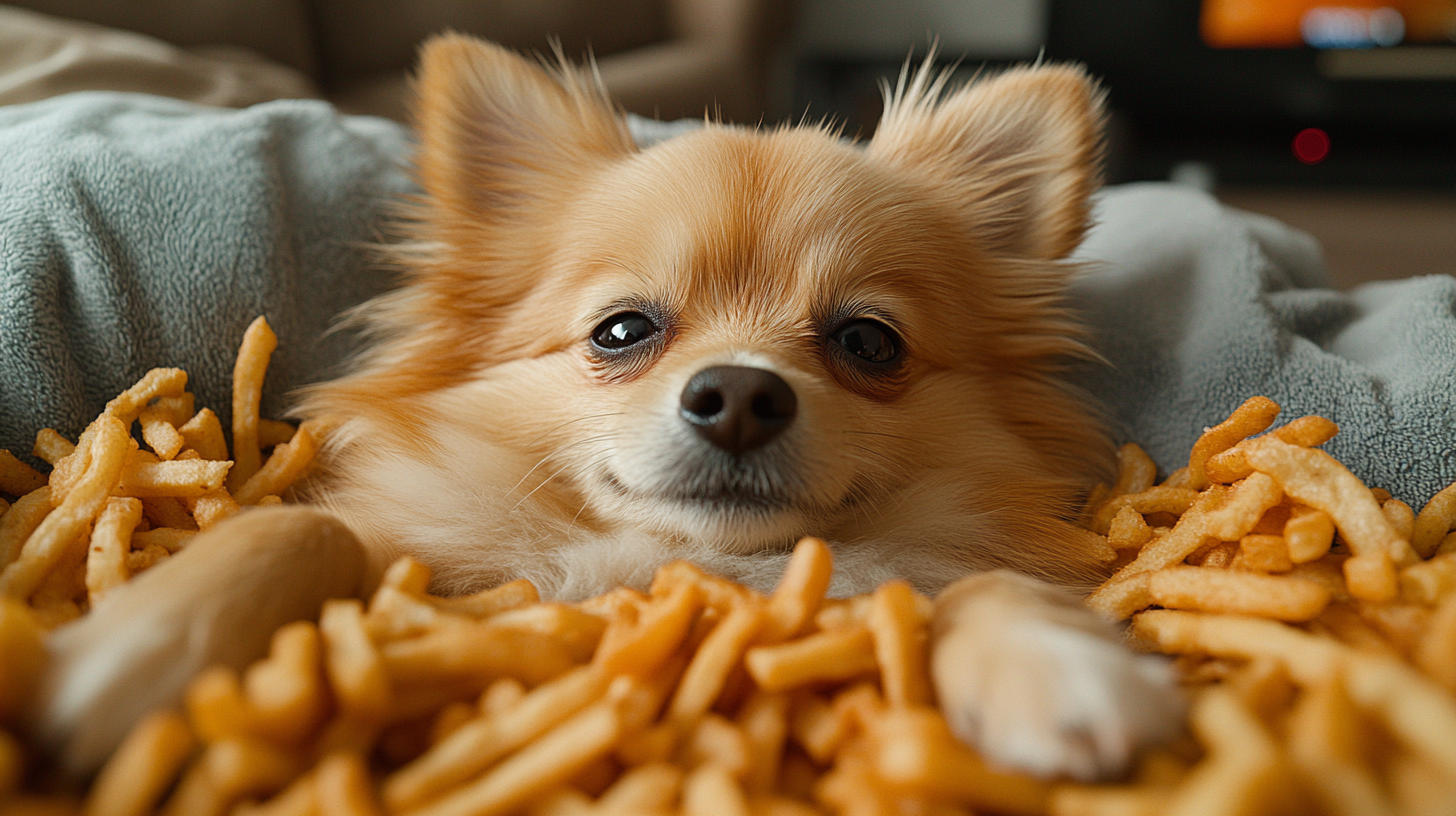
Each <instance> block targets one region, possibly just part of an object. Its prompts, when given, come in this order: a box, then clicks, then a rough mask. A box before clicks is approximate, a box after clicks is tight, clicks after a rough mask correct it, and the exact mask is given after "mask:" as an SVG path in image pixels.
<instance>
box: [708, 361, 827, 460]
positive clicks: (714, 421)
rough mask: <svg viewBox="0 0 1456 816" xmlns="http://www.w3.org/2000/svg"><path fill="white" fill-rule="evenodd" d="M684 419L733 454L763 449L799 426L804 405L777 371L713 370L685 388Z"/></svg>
mask: <svg viewBox="0 0 1456 816" xmlns="http://www.w3.org/2000/svg"><path fill="white" fill-rule="evenodd" d="M680 404H681V405H682V415H683V419H686V420H687V421H688V422H690V423H692V425H693V427H694V428H695V429H697V432H698V434H699V435H700V436H702V437H703V438H704V439H706V440H708V441H709V442H711V443H713V445H714V447H718V448H721V449H723V450H725V451H728V452H729V453H734V454H741V453H746V452H747V451H751V450H753V449H754V448H758V447H762V446H763V445H765V444H767V443H768V441H769V440H770V439H773V438H774V437H775V436H778V435H779V433H781V432H782V431H783V430H784V429H785V428H787V427H789V423H791V422H793V421H794V412H795V411H796V410H797V409H798V407H799V400H798V398H797V397H795V396H794V389H792V388H790V387H789V384H788V383H786V382H784V379H783V378H782V377H780V376H779V375H777V374H775V373H773V372H772V371H765V370H764V369H761V368H748V367H746V366H713V367H712V368H705V369H703V370H702V371H699V372H698V373H697V374H695V375H693V378H692V379H691V380H688V384H687V386H686V387H685V388H683V392H682V399H681V400H680Z"/></svg>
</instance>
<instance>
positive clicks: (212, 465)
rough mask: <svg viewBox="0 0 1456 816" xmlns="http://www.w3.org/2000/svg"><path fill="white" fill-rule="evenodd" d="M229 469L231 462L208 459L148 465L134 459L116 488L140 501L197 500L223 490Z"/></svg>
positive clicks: (124, 468) (128, 464) (123, 472)
mask: <svg viewBox="0 0 1456 816" xmlns="http://www.w3.org/2000/svg"><path fill="white" fill-rule="evenodd" d="M228 468H229V464H228V463H227V462H210V461H207V460H205V459H194V460H190V461H172V462H147V461H144V460H139V459H135V458H133V459H129V460H128V461H127V463H126V466H125V467H123V468H122V471H121V480H120V484H118V485H117V488H116V489H117V491H119V492H120V493H121V494H122V495H126V496H135V497H137V498H151V497H156V496H169V497H173V498H176V497H186V498H196V497H198V496H204V495H206V494H208V493H211V492H213V491H215V490H218V489H220V488H221V487H222V485H223V480H224V479H225V478H226V477H227V472H228Z"/></svg>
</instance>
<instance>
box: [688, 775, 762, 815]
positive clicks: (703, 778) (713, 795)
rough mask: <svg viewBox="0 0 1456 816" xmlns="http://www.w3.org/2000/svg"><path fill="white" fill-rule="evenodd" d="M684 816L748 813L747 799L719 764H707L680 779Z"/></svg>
mask: <svg viewBox="0 0 1456 816" xmlns="http://www.w3.org/2000/svg"><path fill="white" fill-rule="evenodd" d="M682 799H683V816H749V812H748V799H747V797H745V796H744V794H743V788H741V787H739V785H738V781H737V780H736V779H734V778H733V777H732V776H731V775H729V773H728V772H727V771H726V770H725V769H723V768H722V767H720V766H718V765H714V764H711V763H709V764H706V765H703V766H701V767H699V768H698V769H697V770H695V771H693V772H692V773H690V774H688V776H687V779H685V780H684V781H683V794H682Z"/></svg>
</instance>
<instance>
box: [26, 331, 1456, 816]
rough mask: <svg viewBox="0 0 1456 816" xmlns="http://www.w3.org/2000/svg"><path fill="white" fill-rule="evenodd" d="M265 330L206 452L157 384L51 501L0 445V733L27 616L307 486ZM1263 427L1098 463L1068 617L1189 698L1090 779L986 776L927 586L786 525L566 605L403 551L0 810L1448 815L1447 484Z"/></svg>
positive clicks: (1256, 406) (180, 405)
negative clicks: (444, 577) (1094, 543)
mask: <svg viewBox="0 0 1456 816" xmlns="http://www.w3.org/2000/svg"><path fill="white" fill-rule="evenodd" d="M275 342H276V341H275V340H274V339H273V337H272V333H271V331H268V329H267V326H266V323H263V322H262V321H261V319H260V321H258V322H255V324H254V325H253V326H252V327H250V328H249V330H248V334H247V337H246V338H245V340H244V343H243V349H242V351H241V352H240V355H239V362H238V366H237V369H236V371H235V379H234V406H233V413H234V417H235V420H234V427H233V436H234V441H235V449H234V458H233V460H231V461H229V460H227V458H226V457H227V450H226V448H225V446H224V445H223V441H222V433H221V428H220V427H219V425H218V423H217V419H216V417H215V416H214V415H212V414H211V412H210V411H206V410H204V411H199V412H195V413H194V412H193V410H192V405H191V399H190V395H188V394H186V392H185V390H184V389H185V375H183V374H182V373H181V372H180V371H176V370H172V369H159V370H156V371H153V372H151V373H149V374H148V375H147V377H145V378H144V379H143V380H142V381H141V382H140V383H138V384H137V386H135V387H134V388H132V389H129V390H128V391H126V392H125V393H123V394H122V395H121V396H119V397H118V398H117V399H116V400H113V401H112V403H111V404H109V405H108V407H107V410H106V412H105V413H104V414H103V415H102V416H101V417H100V418H98V419H97V421H96V422H95V423H93V424H92V425H91V427H89V428H88V429H87V430H86V432H85V434H83V435H82V437H81V439H79V440H78V441H77V442H76V443H75V444H74V445H72V444H71V443H70V442H68V441H66V440H64V439H61V438H60V437H59V436H58V435H56V434H55V433H54V432H53V431H42V432H41V434H40V435H39V437H38V440H37V445H36V450H35V455H37V456H38V457H40V458H42V459H45V460H47V461H50V462H51V463H52V464H53V465H54V469H53V472H52V474H51V476H50V479H49V483H47V480H46V479H45V477H43V476H41V475H40V474H38V473H36V472H34V471H32V470H30V469H29V468H27V467H25V466H24V465H23V464H21V463H19V462H18V461H15V460H14V459H13V457H11V458H9V459H6V458H5V457H4V456H3V455H0V492H3V493H9V494H11V495H14V496H17V497H18V498H17V501H15V504H14V506H13V507H9V508H0V510H4V511H5V512H4V514H3V516H0V567H3V568H4V571H3V572H0V726H3V725H4V724H5V723H6V722H8V721H9V720H10V719H11V718H13V717H14V716H15V714H16V710H17V709H18V707H19V704H20V701H21V700H22V699H23V698H24V695H25V691H26V688H27V687H28V685H29V684H31V683H33V682H34V681H35V678H36V677H37V676H38V675H39V673H40V671H41V670H42V668H43V666H44V661H45V650H44V636H45V632H46V631H47V630H48V629H49V628H51V627H53V626H55V625H57V624H59V623H63V622H65V621H66V620H69V619H71V618H74V617H75V616H77V615H80V614H82V613H83V612H85V611H86V610H87V609H88V608H89V606H90V605H91V604H93V603H94V602H95V601H96V600H97V598H98V597H99V596H100V595H102V594H104V593H105V592H106V591H107V590H108V589H110V588H112V587H114V586H116V585H117V584H119V583H120V582H122V581H125V580H126V579H127V577H129V575H131V574H134V573H135V572H138V571H140V570H142V569H145V568H146V567H147V566H149V565H151V564H153V563H155V562H156V561H157V560H159V559H161V558H164V557H166V554H168V553H170V552H173V551H175V550H176V549H177V548H179V547H181V546H185V543H186V539H187V537H188V536H189V535H190V534H192V533H193V532H195V531H196V530H198V529H206V528H207V527H209V526H211V525H212V524H215V523H217V521H219V520H221V519H222V518H225V517H226V516H227V515H230V514H231V513H234V512H237V511H238V509H239V507H240V506H243V505H247V504H255V503H258V504H260V503H265V502H272V501H277V500H278V498H277V497H278V496H279V494H280V493H282V492H283V491H284V490H286V489H287V487H288V486H289V485H290V484H292V482H293V480H295V479H297V478H298V477H299V476H300V475H301V474H302V473H303V472H304V471H305V469H306V468H307V466H308V462H309V460H310V459H311V457H312V454H313V451H314V449H315V448H316V447H317V441H318V440H317V435H318V434H317V431H316V430H315V429H312V428H311V427H310V426H309V424H308V423H304V425H303V426H302V427H300V428H299V429H297V431H294V429H292V428H291V427H290V426H286V425H284V424H283V423H269V422H267V421H265V420H260V419H258V399H259V394H260V392H261V383H262V376H263V372H264V370H265V369H266V366H267V358H268V355H269V354H270V353H271V351H272V349H273V345H274V343H275ZM1278 413H1279V408H1278V406H1277V405H1275V404H1274V403H1273V402H1271V401H1269V400H1267V399H1264V398H1258V397H1256V398H1254V399H1251V400H1249V401H1248V402H1247V403H1245V404H1244V405H1243V406H1242V407H1241V408H1239V409H1238V410H1237V411H1236V412H1235V413H1234V414H1233V415H1232V416H1231V417H1230V418H1229V419H1228V420H1227V421H1226V422H1224V423H1222V424H1220V425H1218V426H1216V427H1214V428H1210V429H1209V430H1208V431H1207V432H1206V433H1205V434H1204V435H1203V436H1202V437H1201V438H1200V439H1199V440H1198V442H1197V444H1195V446H1194V448H1193V450H1192V453H1191V455H1190V459H1189V464H1188V467H1186V468H1183V469H1180V470H1178V471H1177V472H1175V473H1173V474H1171V475H1170V476H1169V477H1168V478H1167V479H1165V480H1163V481H1162V482H1161V483H1157V468H1156V467H1155V466H1154V464H1153V462H1152V461H1151V459H1149V458H1148V457H1147V455H1146V454H1145V453H1143V452H1142V451H1141V450H1140V449H1138V448H1137V447H1136V446H1133V445H1129V446H1126V447H1124V448H1123V449H1122V451H1121V452H1120V454H1119V456H1120V468H1119V473H1118V478H1117V481H1116V483H1115V484H1113V485H1111V486H1106V487H1102V488H1099V489H1098V491H1096V492H1094V495H1093V497H1092V498H1091V500H1090V501H1089V504H1088V509H1087V511H1086V516H1085V522H1086V525H1087V526H1088V527H1089V528H1090V529H1092V530H1093V531H1094V532H1096V533H1097V534H1099V535H1102V536H1104V537H1105V540H1106V543H1107V545H1108V549H1107V551H1108V553H1109V554H1110V557H1112V556H1111V554H1115V558H1116V561H1117V564H1118V567H1119V568H1118V569H1117V571H1116V573H1115V574H1114V575H1113V576H1112V577H1111V578H1110V579H1109V580H1108V581H1107V582H1106V583H1105V584H1103V585H1102V586H1101V587H1100V588H1098V589H1097V590H1096V591H1095V592H1094V593H1093V594H1092V595H1091V596H1090V597H1089V598H1088V603H1089V605H1091V606H1092V607H1093V608H1095V609H1097V610H1099V611H1102V612H1104V613H1105V614H1107V615H1109V616H1110V617H1113V618H1116V619H1119V620H1130V626H1129V631H1130V636H1131V640H1132V642H1133V644H1134V645H1135V646H1141V647H1142V648H1144V649H1146V650H1148V651H1153V652H1160V653H1164V654H1168V655H1172V656H1175V660H1176V663H1177V665H1178V667H1179V669H1180V671H1181V676H1182V678H1183V680H1184V683H1185V687H1186V688H1187V690H1188V692H1189V694H1190V697H1191V699H1192V706H1191V714H1190V717H1189V725H1190V731H1191V736H1190V737H1188V738H1186V739H1185V740H1184V741H1183V742H1181V743H1179V744H1175V745H1172V746H1164V747H1161V748H1158V749H1154V750H1151V751H1149V752H1147V753H1146V754H1145V755H1144V756H1143V757H1142V758H1141V759H1140V761H1139V762H1138V764H1137V768H1136V769H1135V771H1134V772H1133V774H1132V775H1131V777H1130V779H1129V780H1128V781H1125V782H1123V783H1119V784H1105V785H1090V784H1077V783H1069V782H1065V781H1056V780H1051V781H1048V780H1037V779H1033V778H1030V777H1026V776H1023V775H1018V774H1014V773H1009V772H1003V771H1000V770H997V769H994V768H991V767H988V766H987V765H986V764H985V763H983V762H982V761H981V760H980V758H979V757H978V756H977V755H976V754H975V753H974V752H973V751H972V750H970V749H969V748H967V747H965V746H963V745H961V744H960V743H958V742H957V741H956V740H955V739H954V738H953V736H952V735H951V733H950V731H949V729H948V727H947V725H946V722H945V720H944V718H943V717H942V716H941V715H940V713H939V711H938V710H937V709H936V708H935V707H934V694H933V691H932V689H931V686H930V683H929V679H928V676H927V657H926V653H925V652H926V644H927V631H928V624H929V617H930V610H931V603H930V601H929V600H928V599H926V598H924V597H923V596H920V595H918V594H916V593H915V592H914V591H913V590H912V589H911V588H910V587H909V586H908V585H907V584H904V583H903V582H891V583H888V584H885V585H884V586H882V587H880V588H879V589H878V590H877V591H876V592H874V593H872V594H868V595H862V596H857V597H854V598H849V599H828V598H826V597H825V590H826V588H827V586H828V584H829V578H830V572H831V570H832V565H831V563H830V557H829V550H828V548H827V547H826V546H825V545H824V544H823V542H820V541H818V540H816V539H805V540H804V541H803V542H801V543H800V545H799V547H798V548H797V549H796V550H795V553H794V555H793V558H792V559H791V561H790V564H789V567H788V569H787V570H786V572H785V574H784V576H783V578H782V580H781V582H780V584H779V586H778V588H777V589H776V590H775V591H774V592H773V593H772V594H771V595H769V596H763V595H761V594H759V593H756V592H754V591H752V590H750V589H748V588H746V587H743V586H740V585H737V584H734V583H732V582H730V581H727V580H724V579H720V578H717V577H714V576H710V575H707V574H704V573H703V572H701V571H700V570H698V569H696V568H695V567H693V566H691V565H689V564H687V563H682V562H679V563H674V564H671V565H669V566H667V567H664V568H663V569H662V570H660V571H659V572H658V574H657V576H656V577H655V579H654V581H653V583H652V585H651V588H650V590H649V591H648V592H646V593H642V592H637V591H635V590H631V589H625V588H624V589H618V590H615V591H613V592H610V593H608V594H606V595H602V596H599V597H597V598H592V599H590V600H587V601H584V602H581V603H576V604H562V603H543V602H541V601H540V599H539V598H538V596H537V594H536V591H535V589H534V588H533V587H532V586H531V585H530V584H529V583H527V582H524V581H517V582H514V583H510V584H505V585H503V586H500V587H496V588H494V589H491V590H487V591H485V592H481V593H479V594H476V595H471V596H465V597H455V598H441V597H435V596H432V595H430V594H429V593H428V592H427V590H426V587H427V586H428V584H429V579H430V575H429V571H428V570H427V569H426V568H425V567H424V566H422V565H421V564H419V563H417V562H415V561H413V560H410V559H408V558H406V559H402V560H401V561H399V562H397V563H396V564H395V565H394V566H393V567H392V568H391V569H390V570H389V571H388V573H387V574H386V576H385V579H384V581H383V583H382V585H381V587H380V588H379V589H378V591H377V592H376V593H375V594H374V596H373V597H372V598H371V599H370V600H369V601H368V603H367V604H366V603H364V602H362V601H359V600H353V599H341V600H335V601H330V602H329V603H328V604H327V605H326V606H325V608H324V610H323V613H322V615H321V617H320V619H319V620H318V621H317V622H316V623H315V622H298V623H293V624H289V625H288V626H285V627H283V628H281V629H279V630H278V632H277V633H276V634H275V636H274V639H273V644H272V650H271V653H270V655H269V656H268V657H267V658H265V659H263V660H261V661H259V662H257V663H255V664H254V665H252V666H251V667H249V668H248V669H247V670H246V671H243V672H238V671H235V670H232V669H228V668H221V667H219V668H214V669H211V670H209V671H207V672H205V673H204V674H202V675H201V676H199V677H198V678H196V679H195V681H194V682H193V683H192V685H191V687H190V690H189V692H188V695H187V700H186V704H185V708H184V710H182V711H164V712H158V713H156V714H154V715H153V716H151V717H150V718H148V719H147V720H145V721H143V722H142V723H140V724H139V725H138V726H137V727H136V728H135V729H134V730H133V732H132V733H131V735H130V736H129V737H128V738H127V739H126V741H125V742H124V743H123V745H122V746H121V748H120V749H119V750H118V751H117V753H116V754H115V755H114V756H113V758H112V759H111V761H110V762H109V763H108V764H107V766H106V767H105V769H104V770H103V771H102V773H101V774H100V776H99V777H98V779H97V780H96V781H95V782H94V784H93V785H92V786H91V788H90V790H89V792H88V793H87V794H86V795H85V797H84V798H81V799H75V798H68V797H66V796H64V795H53V794H37V793H35V792H34V791H35V790H37V789H42V788H44V787H45V784H44V782H43V779H44V775H43V774H38V770H40V769H37V768H34V767H31V768H30V769H29V771H28V774H29V775H28V777H27V776H26V775H25V774H23V773H22V772H23V771H26V764H25V754H24V752H23V750H22V745H21V744H20V742H19V741H18V740H16V739H15V738H14V737H13V736H9V735H7V734H6V733H5V732H4V731H3V730H0V816H14V815H15V814H21V813H24V814H41V813H46V814H70V813H84V814H87V816H142V815H143V814H150V813H161V814H167V816H222V815H223V814H227V815H228V816H345V815H346V814H349V815H358V816H363V815H364V814H409V815H410V816H483V815H485V814H526V815H527V816H588V815H589V814H603V815H605V814H634V815H635V814H643V815H644V816H645V815H650V814H679V813H681V814H694V815H696V814H714V816H717V815H718V814H722V815H723V816H737V815H738V814H748V815H750V816H798V814H814V813H833V814H851V816H854V815H857V814H866V816H868V814H947V815H949V814H961V813H972V812H976V813H1008V814H1027V815H1028V816H1031V815H1032V814H1054V816H1140V815H1145V816H1155V815H1158V816H1161V815H1163V814H1168V815H1170V816H1188V815H1190V814H1250V815H1252V814H1305V813H1309V814H1332V815H1333V816H1346V815H1347V814H1348V815H1349V816H1354V815H1355V814H1362V815H1363V814H1399V815H1400V816H1424V815H1425V814H1431V815H1432V816H1435V815H1436V814H1456V532H1453V531H1452V528H1453V527H1456V485H1453V486H1452V487H1450V488H1447V489H1446V490H1444V491H1442V492H1441V493H1440V494H1438V495H1437V496H1436V497H1435V498H1434V499H1432V500H1431V501H1430V502H1429V503H1428V504H1427V506H1426V507H1425V508H1423V509H1422V510H1421V511H1420V513H1419V514H1417V513H1416V512H1414V511H1413V509H1412V508H1411V507H1410V506H1408V505H1406V504H1405V503H1403V502H1401V501H1400V500H1399V499H1396V498H1392V497H1391V496H1390V495H1389V494H1388V493H1386V492H1384V491H1381V490H1378V489H1374V490H1372V489H1369V488H1367V487H1366V486H1365V485H1363V484H1362V483H1361V482H1360V481H1359V480H1358V479H1357V478H1356V477H1355V476H1354V475H1353V474H1351V473H1350V472H1349V471H1348V470H1347V469H1346V468H1344V467H1343V466H1342V465H1341V464H1340V463H1339V462H1337V461H1336V460H1334V459H1333V458H1332V457H1330V456H1329V455H1327V454H1325V453H1324V452H1323V451H1321V450H1319V449H1318V446H1320V445H1322V444H1323V443H1324V442H1326V441H1328V440H1329V439H1330V438H1332V437H1333V436H1334V434H1335V433H1336V431H1337V428H1336V427H1335V426H1334V424H1333V423H1331V422H1329V421H1328V420H1326V419H1323V418H1320V417H1302V418H1299V419H1295V420H1294V421H1292V422H1289V423H1287V424H1285V425H1283V426H1281V427H1278V428H1275V429H1274V430H1272V431H1269V428H1270V427H1271V426H1272V425H1273V424H1274V422H1275V419H1276V418H1277V415H1278ZM137 420H140V422H141V430H142V436H143V439H144V440H145V442H146V445H147V447H148V448H150V450H143V449H141V447H140V446H139V445H137V444H136V443H135V442H132V441H131V434H130V433H129V429H130V427H131V424H132V423H133V422H135V421H137ZM1265 431H1269V432H1268V433H1265ZM269 447H272V448H273V454H272V455H271V456H270V457H268V458H267V459H266V460H264V458H263V455H262V452H263V450H265V449H267V448H269ZM17 465H18V467H17ZM98 614H104V607H103V609H102V611H101V612H100V613H98ZM26 779H28V780H29V781H28V782H23V780H26ZM26 788H29V790H30V791H31V792H29V793H23V792H22V790H23V789H26Z"/></svg>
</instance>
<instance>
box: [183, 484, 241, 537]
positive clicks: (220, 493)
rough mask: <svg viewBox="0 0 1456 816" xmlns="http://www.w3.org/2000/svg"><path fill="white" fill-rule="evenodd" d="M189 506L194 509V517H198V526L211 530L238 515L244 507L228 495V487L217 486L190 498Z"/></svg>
mask: <svg viewBox="0 0 1456 816" xmlns="http://www.w3.org/2000/svg"><path fill="white" fill-rule="evenodd" d="M187 505H188V507H189V508H190V509H191V510H192V517H193V518H194V519H196V522H197V526H198V527H199V528H201V529H203V530H209V529H211V528H213V527H214V526H216V525H217V524H219V523H220V522H222V521H225V520H227V519H229V518H232V517H233V516H235V515H237V513H238V511H239V510H241V509H242V508H241V507H239V506H238V503H237V501H235V500H234V499H233V497H232V496H230V495H228V492H227V488H225V487H221V486H219V487H217V488H216V489H215V490H209V491H208V492H206V493H203V494H202V495H201V496H197V497H195V498H189V499H188V500H187Z"/></svg>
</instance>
